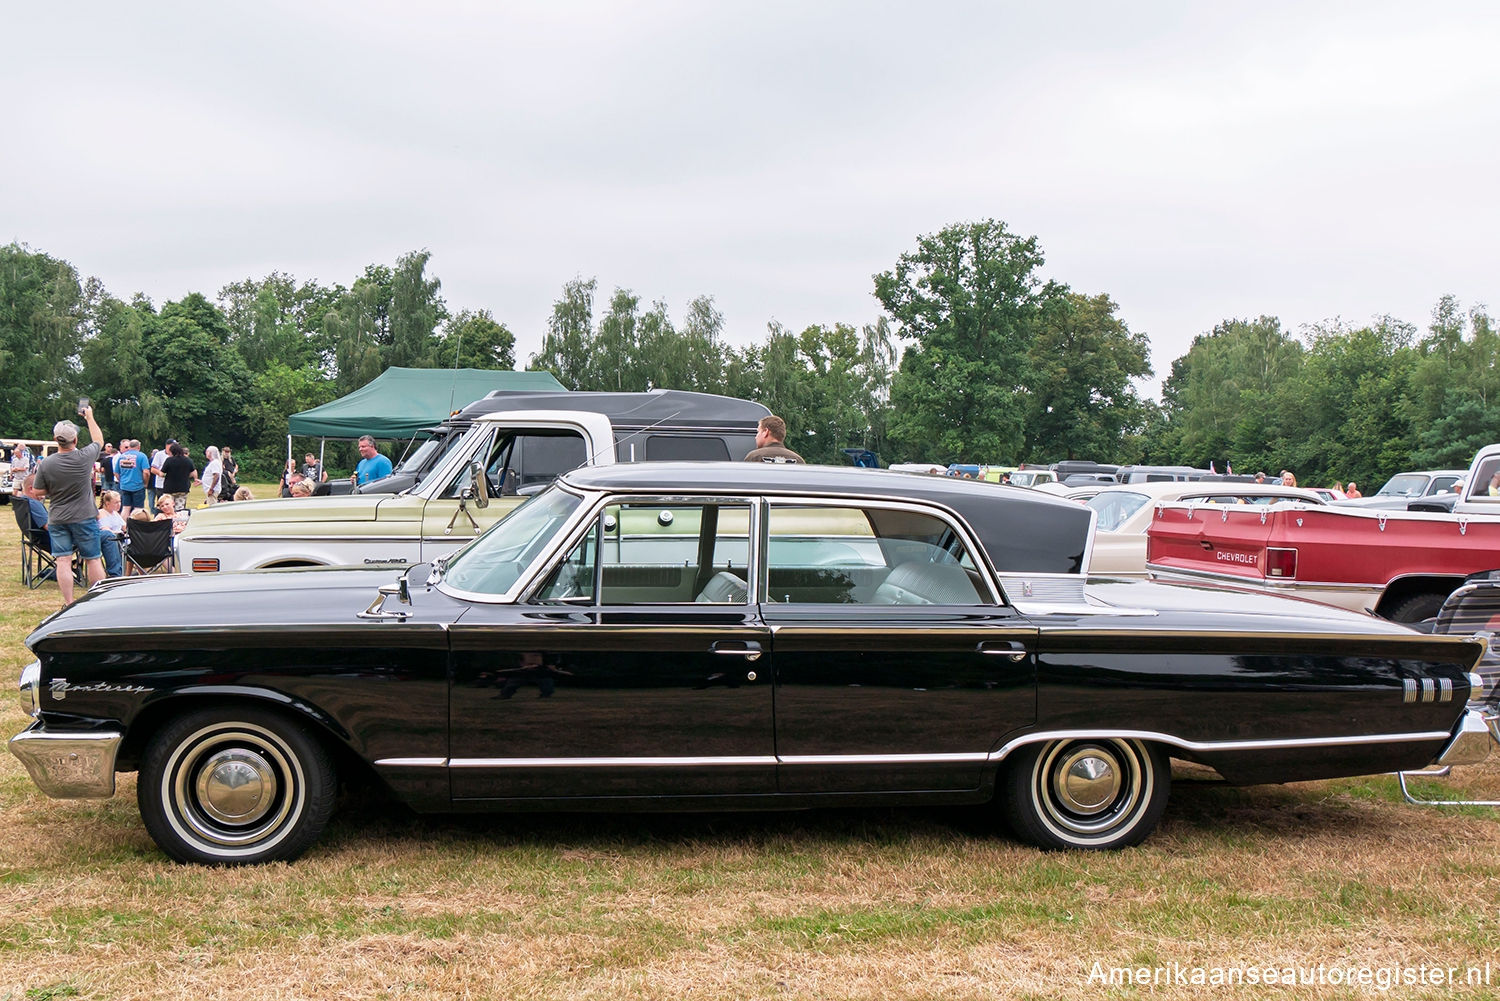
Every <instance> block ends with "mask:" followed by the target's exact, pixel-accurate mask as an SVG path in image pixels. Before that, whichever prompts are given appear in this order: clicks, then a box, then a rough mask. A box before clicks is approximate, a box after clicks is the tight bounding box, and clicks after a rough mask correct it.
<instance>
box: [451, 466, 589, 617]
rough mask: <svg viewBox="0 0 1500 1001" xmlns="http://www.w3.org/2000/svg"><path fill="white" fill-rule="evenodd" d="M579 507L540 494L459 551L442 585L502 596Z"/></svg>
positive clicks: (563, 496)
mask: <svg viewBox="0 0 1500 1001" xmlns="http://www.w3.org/2000/svg"><path fill="white" fill-rule="evenodd" d="M580 503H582V501H581V500H580V499H579V498H578V497H575V496H574V495H572V494H570V493H568V492H567V491H564V490H559V489H557V488H556V487H553V488H551V489H549V490H546V491H543V492H542V493H540V494H538V495H537V496H536V497H534V498H532V499H531V500H530V501H527V502H526V503H524V504H522V505H521V506H520V507H518V508H516V509H515V510H514V511H512V512H511V513H510V514H508V515H506V516H505V517H504V518H502V519H501V520H500V521H499V522H498V523H497V524H496V525H495V527H494V528H491V529H490V530H489V531H488V532H485V533H484V534H483V535H481V536H480V537H479V538H477V539H475V540H474V541H473V542H471V543H469V545H468V546H466V547H465V548H464V549H462V550H460V551H459V552H458V553H457V554H456V555H455V556H454V557H453V560H452V562H450V563H449V564H448V566H447V572H446V573H445V574H444V577H443V581H444V583H446V584H448V585H449V586H450V587H454V588H457V589H458V590H460V591H477V592H479V593H481V594H504V593H505V592H506V591H509V590H510V589H511V587H512V586H513V585H514V584H515V582H516V581H517V580H519V579H520V576H521V573H522V572H523V571H524V570H525V569H526V567H527V566H528V565H529V564H530V563H531V561H532V560H533V559H535V558H536V555H537V553H539V552H541V551H542V550H543V549H544V548H545V547H546V545H547V543H548V542H550V541H551V539H552V537H553V536H554V535H556V534H557V533H558V532H559V531H561V529H562V527H563V525H565V524H566V523H567V521H568V518H569V517H571V516H572V514H573V512H574V511H575V510H577V508H578V505H579V504H580Z"/></svg>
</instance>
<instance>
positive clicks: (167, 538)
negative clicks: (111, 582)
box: [125, 519, 174, 577]
mask: <svg viewBox="0 0 1500 1001" xmlns="http://www.w3.org/2000/svg"><path fill="white" fill-rule="evenodd" d="M173 556H174V553H173V552H172V522H171V521H170V520H166V521H136V520H134V519H131V520H130V521H127V522H125V576H127V577H129V576H130V575H131V574H168V573H171V572H172V559H173Z"/></svg>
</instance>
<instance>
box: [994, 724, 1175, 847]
mask: <svg viewBox="0 0 1500 1001" xmlns="http://www.w3.org/2000/svg"><path fill="white" fill-rule="evenodd" d="M1171 781H1172V773H1171V766H1170V764H1169V762H1168V760H1167V756H1166V755H1165V754H1163V753H1162V751H1161V750H1160V749H1159V748H1158V747H1156V746H1155V745H1153V744H1148V743H1146V742H1144V741H1140V740H1124V739H1120V738H1106V739H1070V740H1053V741H1047V742H1046V743H1040V744H1031V745H1028V746H1026V747H1023V748H1021V749H1020V750H1018V751H1016V752H1015V754H1014V755H1012V758H1011V761H1010V763H1009V765H1008V766H1007V768H1006V772H1005V782H1004V789H1003V791H1004V794H1005V812H1006V818H1007V819H1008V820H1009V821H1010V825H1011V829H1012V830H1014V831H1015V833H1016V834H1017V835H1018V836H1020V837H1021V838H1023V839H1025V840H1027V841H1029V842H1031V843H1032V844H1034V845H1037V846H1038V847H1040V848H1048V849H1057V848H1083V849H1104V848H1126V847H1128V846H1130V845H1136V844H1140V843H1141V842H1142V841H1144V840H1145V839H1146V836H1147V835H1148V834H1150V833H1151V831H1152V830H1154V829H1155V827H1156V824H1157V822H1158V821H1159V820H1161V815H1162V811H1163V810H1165V809H1166V805H1167V792H1168V790H1169V787H1170V785H1171Z"/></svg>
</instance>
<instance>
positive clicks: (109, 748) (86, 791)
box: [10, 722, 124, 799]
mask: <svg viewBox="0 0 1500 1001" xmlns="http://www.w3.org/2000/svg"><path fill="white" fill-rule="evenodd" d="M123 737H124V734H121V733H117V732H114V731H97V732H90V733H52V732H49V731H47V730H44V729H43V728H42V724H41V723H40V722H37V723H33V724H32V725H31V726H30V727H28V728H27V729H25V730H22V731H21V732H20V733H18V734H16V735H15V736H14V737H12V738H10V753H12V754H14V755H15V756H16V757H18V758H20V759H21V763H22V764H23V765H25V766H26V771H28V772H29V773H31V781H33V782H35V783H36V785H37V788H38V789H40V790H41V791H42V792H44V793H46V794H47V795H48V796H51V797H52V798H53V799H108V798H109V797H110V796H113V795H114V794H115V755H116V754H117V753H118V752H119V750H120V740H121V739H122V738H123Z"/></svg>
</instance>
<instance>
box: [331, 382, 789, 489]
mask: <svg viewBox="0 0 1500 1001" xmlns="http://www.w3.org/2000/svg"><path fill="white" fill-rule="evenodd" d="M517 410H530V411H536V410H552V411H558V410H586V411H588V412H590V413H596V414H603V415H604V416H605V417H607V418H608V419H609V423H610V426H611V427H612V428H613V429H614V436H615V450H616V454H617V456H618V457H619V461H621V462H641V461H648V460H649V461H662V460H673V459H731V460H737V459H743V458H744V457H745V455H746V453H748V452H749V451H750V450H751V449H752V448H754V447H755V430H756V426H757V424H758V423H759V421H760V419H761V418H762V417H765V416H767V415H768V414H770V412H771V411H770V410H768V409H766V407H765V406H763V405H762V404H759V403H753V402H751V401H750V400H741V399H736V398H735V397H732V396H719V395H716V394H714V393H692V392H686V391H683V390H677V389H653V390H650V391H649V392H645V393H570V392H557V391H540V390H526V391H518V390H507V389H497V390H495V391H493V392H491V393H490V394H488V395H487V396H484V397H481V398H480V399H478V400H475V401H474V402H473V403H471V404H469V405H468V406H466V407H464V408H463V409H462V410H460V411H459V412H458V413H456V414H454V415H453V416H452V417H451V418H449V419H448V420H446V421H444V422H443V423H442V425H441V426H439V427H436V428H432V429H430V430H429V431H428V438H427V440H426V441H424V442H422V443H421V444H420V445H418V446H417V447H416V449H415V450H413V451H412V453H411V454H410V455H408V456H406V457H404V458H403V459H402V460H401V462H400V463H399V464H398V465H397V466H396V468H395V469H393V470H391V474H390V475H389V476H386V477H382V478H381V479H378V480H375V481H374V482H372V483H366V484H365V485H364V486H362V487H360V488H358V489H357V490H355V491H353V492H354V493H360V494H395V493H401V492H402V491H405V490H410V489H411V488H412V487H416V486H419V485H420V484H421V483H422V480H423V479H424V478H425V477H426V475H427V474H428V473H430V472H432V471H433V470H435V469H437V468H438V466H439V465H441V464H442V461H443V459H444V458H446V457H447V455H448V453H449V452H450V451H452V450H453V449H454V448H456V447H458V446H459V442H460V441H462V440H463V439H464V437H465V436H466V435H467V434H468V432H469V431H470V430H471V429H473V427H474V426H475V422H476V421H478V420H479V419H480V418H486V419H487V420H494V419H495V417H494V415H496V414H503V413H505V412H506V411H517Z"/></svg>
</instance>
